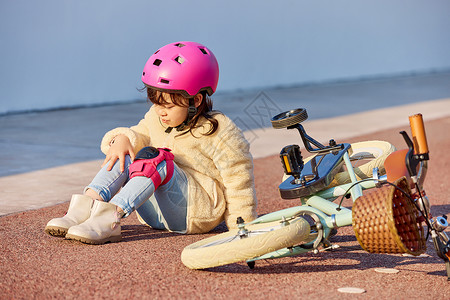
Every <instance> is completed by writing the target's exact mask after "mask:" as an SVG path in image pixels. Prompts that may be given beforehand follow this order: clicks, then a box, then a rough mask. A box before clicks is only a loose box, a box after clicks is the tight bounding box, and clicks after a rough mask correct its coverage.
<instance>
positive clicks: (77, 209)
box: [44, 195, 94, 237]
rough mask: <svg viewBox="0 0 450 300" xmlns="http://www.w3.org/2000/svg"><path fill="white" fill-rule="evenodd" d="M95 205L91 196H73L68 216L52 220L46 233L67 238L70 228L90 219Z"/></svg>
mask: <svg viewBox="0 0 450 300" xmlns="http://www.w3.org/2000/svg"><path fill="white" fill-rule="evenodd" d="M93 204H94V200H93V199H92V198H91V197H89V196H86V195H73V196H72V200H70V205H69V209H68V210H67V213H66V215H65V216H64V217H62V218H55V219H52V220H50V221H49V222H48V223H47V226H45V229H44V231H45V232H46V233H48V234H50V235H52V236H61V237H63V236H65V235H66V233H67V230H69V228H70V227H72V226H74V225H78V224H81V223H83V222H84V221H86V220H87V219H88V218H89V216H90V215H91V208H92V205H93Z"/></svg>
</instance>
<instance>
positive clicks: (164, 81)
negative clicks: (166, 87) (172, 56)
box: [159, 78, 170, 84]
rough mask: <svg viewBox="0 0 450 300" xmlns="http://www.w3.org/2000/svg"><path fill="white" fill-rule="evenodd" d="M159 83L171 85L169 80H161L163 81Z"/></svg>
mask: <svg viewBox="0 0 450 300" xmlns="http://www.w3.org/2000/svg"><path fill="white" fill-rule="evenodd" d="M159 82H161V83H164V84H169V83H170V81H169V80H167V79H162V78H161V80H160V81H159Z"/></svg>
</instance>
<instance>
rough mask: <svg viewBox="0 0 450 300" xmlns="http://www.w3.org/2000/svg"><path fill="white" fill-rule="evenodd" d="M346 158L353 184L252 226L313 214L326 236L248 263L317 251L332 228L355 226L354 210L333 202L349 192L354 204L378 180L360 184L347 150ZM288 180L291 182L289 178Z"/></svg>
mask: <svg viewBox="0 0 450 300" xmlns="http://www.w3.org/2000/svg"><path fill="white" fill-rule="evenodd" d="M343 159H344V163H345V165H346V168H347V170H348V174H349V176H350V179H351V183H348V184H344V185H339V186H336V187H332V188H328V189H326V190H323V191H320V192H317V193H315V194H313V195H311V196H309V197H305V198H302V199H301V201H302V205H301V206H295V207H290V208H287V209H284V210H280V211H276V212H272V213H269V214H267V215H263V216H261V217H259V218H257V219H255V220H254V221H252V222H250V223H249V224H259V223H267V222H273V221H278V220H283V219H291V218H294V217H296V216H299V215H302V214H304V213H306V214H308V213H312V214H315V215H317V216H318V218H319V220H318V221H319V223H320V224H322V226H323V229H322V230H323V233H321V232H318V234H317V237H315V238H314V240H315V241H312V242H309V243H306V244H305V245H301V246H295V247H292V248H290V249H281V250H277V251H274V252H271V253H267V254H265V255H263V256H260V257H256V258H253V259H251V260H248V262H251V261H256V260H260V259H269V258H279V257H285V256H291V255H297V254H301V253H306V252H309V251H311V250H313V251H314V250H315V249H317V246H318V245H319V244H320V242H323V239H325V240H326V238H327V237H328V236H329V234H330V231H331V229H333V228H338V227H343V226H349V225H351V224H352V211H351V209H348V208H346V207H342V206H341V205H340V204H336V203H334V202H333V200H335V199H336V198H337V197H340V196H344V195H345V194H347V193H350V195H351V196H352V200H353V202H354V201H356V199H358V198H359V197H360V196H361V195H362V190H366V189H371V188H374V187H375V186H376V182H377V179H373V180H364V181H358V180H357V179H356V175H355V172H354V171H353V167H352V164H351V162H350V158H349V154H348V151H346V153H345V154H344V156H343ZM384 178H385V176H384V177H381V178H380V179H381V180H383V179H384ZM287 180H292V179H290V178H288V179H287ZM321 235H322V236H321ZM327 244H328V243H327Z"/></svg>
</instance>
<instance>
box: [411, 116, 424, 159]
mask: <svg viewBox="0 0 450 300" xmlns="http://www.w3.org/2000/svg"><path fill="white" fill-rule="evenodd" d="M409 125H410V126H411V133H412V137H413V143H414V154H416V155H419V154H425V153H428V152H429V151H428V144H427V136H426V134H425V126H424V124H423V118H422V114H416V115H413V116H410V117H409Z"/></svg>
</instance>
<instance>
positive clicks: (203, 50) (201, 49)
mask: <svg viewBox="0 0 450 300" xmlns="http://www.w3.org/2000/svg"><path fill="white" fill-rule="evenodd" d="M198 49H200V51H202V53H203V54H208V52H206V50H205V48H198Z"/></svg>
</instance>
